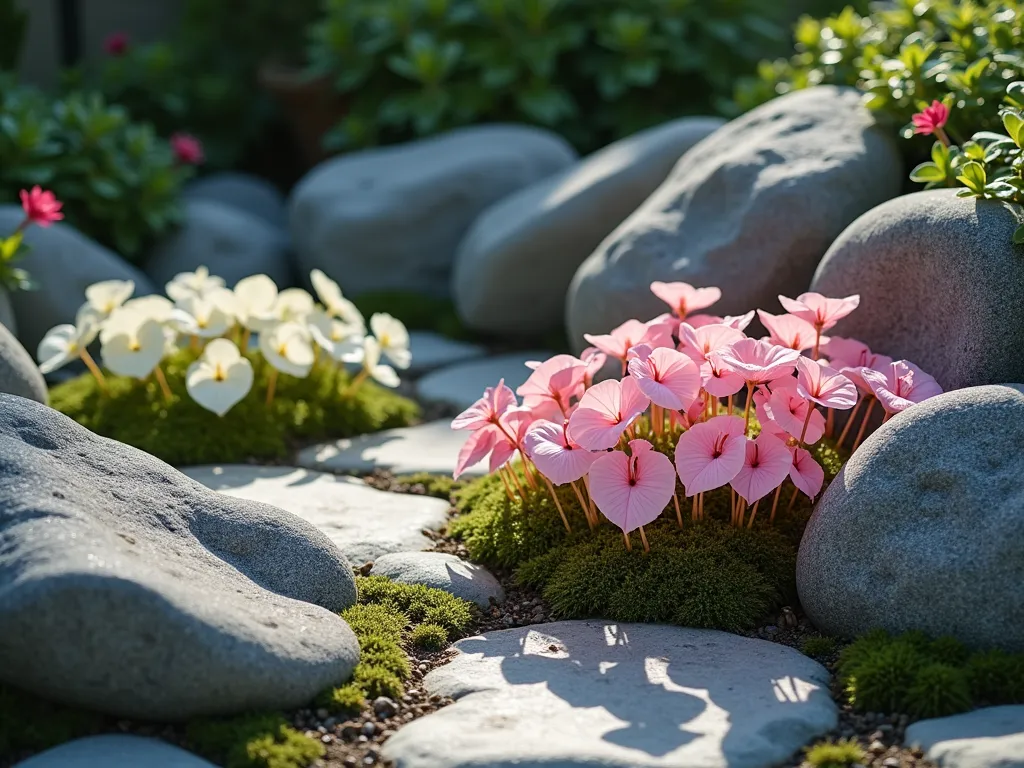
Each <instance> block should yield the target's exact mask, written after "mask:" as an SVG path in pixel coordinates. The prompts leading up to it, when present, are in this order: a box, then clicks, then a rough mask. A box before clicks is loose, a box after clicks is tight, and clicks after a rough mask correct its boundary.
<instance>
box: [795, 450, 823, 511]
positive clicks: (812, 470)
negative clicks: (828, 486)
mask: <svg viewBox="0 0 1024 768" xmlns="http://www.w3.org/2000/svg"><path fill="white" fill-rule="evenodd" d="M789 479H790V480H792V481H793V485H795V486H796V487H797V488H799V489H800V490H801V491H803V492H804V493H806V494H807V496H808V497H809V498H810V499H811V501H814V497H815V496H817V495H818V492H819V491H821V486H822V485H823V484H824V482H825V470H824V469H822V468H821V465H820V464H819V463H818V462H816V461H815V460H814V457H813V456H811V454H810V452H809V451H806V450H804V449H803V448H796V449H795V450H794V451H793V466H792V468H791V469H790V470H789Z"/></svg>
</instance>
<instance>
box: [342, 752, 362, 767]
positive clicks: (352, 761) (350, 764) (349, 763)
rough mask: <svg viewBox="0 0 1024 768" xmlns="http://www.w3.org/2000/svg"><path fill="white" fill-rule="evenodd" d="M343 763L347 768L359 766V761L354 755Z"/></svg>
mask: <svg viewBox="0 0 1024 768" xmlns="http://www.w3.org/2000/svg"><path fill="white" fill-rule="evenodd" d="M342 763H344V764H345V768H356V766H357V765H359V761H358V760H356V759H355V758H354V757H353V756H352V755H349V756H348V757H346V758H345V759H344V760H342Z"/></svg>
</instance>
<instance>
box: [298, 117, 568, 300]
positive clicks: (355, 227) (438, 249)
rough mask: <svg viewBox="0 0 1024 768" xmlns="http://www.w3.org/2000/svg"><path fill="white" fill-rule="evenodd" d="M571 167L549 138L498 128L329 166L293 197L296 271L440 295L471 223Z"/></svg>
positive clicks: (560, 144)
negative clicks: (494, 206)
mask: <svg viewBox="0 0 1024 768" xmlns="http://www.w3.org/2000/svg"><path fill="white" fill-rule="evenodd" d="M575 159H576V153H575V152H574V151H573V149H572V148H571V147H570V146H569V145H568V144H567V143H566V141H565V140H564V139H562V138H561V137H560V136H557V135H555V134H554V133H551V132H550V131H546V130H543V129H541V128H533V127H530V126H524V125H500V124H499V125H483V126H477V127H472V128H460V129H458V130H454V131H450V132H448V133H445V134H442V135H440V136H435V137H432V138H429V139H422V140H420V141H414V142H410V143H408V144H402V145H399V146H393V147H383V148H380V149H370V150H366V151H363V152H353V153H350V154H347V155H343V156H341V157H337V158H334V159H331V160H328V161H326V162H325V163H322V164H321V165H319V166H317V167H316V168H314V169H313V170H312V171H311V172H310V173H309V174H307V175H306V177H305V178H303V179H302V181H300V182H299V184H298V186H297V187H296V188H295V191H294V192H293V193H292V197H291V201H290V211H289V222H290V226H291V232H292V238H293V239H294V242H295V250H296V256H297V260H298V263H299V265H300V267H301V268H302V271H303V272H304V273H308V272H309V271H310V270H312V269H314V268H318V269H322V270H323V271H324V272H326V273H327V274H329V275H339V276H340V279H341V281H342V286H341V287H342V288H343V289H344V290H345V291H346V293H351V294H360V293H366V292H368V291H390V290H397V291H414V292H417V293H425V294H433V295H437V296H447V295H448V292H449V281H450V278H451V270H452V262H453V261H454V259H455V251H456V249H457V248H458V246H459V242H460V241H461V240H462V237H463V236H464V235H465V234H466V231H467V230H468V229H469V227H470V226H471V225H472V223H473V220H474V219H476V217H477V216H478V215H479V214H480V213H481V212H483V211H484V210H486V209H487V208H488V207H489V206H490V205H492V204H493V203H495V202H497V201H498V200H500V199H502V198H503V197H505V196H506V195H509V194H511V193H513V192H515V191H516V190H519V189H522V188H523V187H525V186H527V185H529V184H532V183H533V182H535V181H538V180H539V179H543V178H545V177H546V176H550V175H551V174H553V173H557V172H558V171H561V170H562V169H563V168H565V167H567V166H568V165H569V164H571V163H572V162H573V161H574V160H575Z"/></svg>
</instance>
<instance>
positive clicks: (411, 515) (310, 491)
mask: <svg viewBox="0 0 1024 768" xmlns="http://www.w3.org/2000/svg"><path fill="white" fill-rule="evenodd" d="M182 471H183V472H184V473H185V474H186V475H188V476H189V477H191V478H192V479H193V480H197V481H199V482H200V483H202V484H203V485H205V486H206V487H207V488H212V489H213V490H215V491H220V492H221V493H224V494H226V495H228V496H234V497H235V498H238V499H249V500H252V501H260V502H263V503H265V504H272V505H274V506H276V507H280V508H281V509H284V510H287V511H288V512H291V513H292V514H293V515H296V516H298V517H301V518H302V519H303V520H305V521H306V522H308V523H311V524H312V525H315V526H316V527H317V528H318V529H319V530H320V531H322V532H323V534H324V535H325V536H327V538H329V539H330V540H331V541H333V542H334V544H335V545H336V546H337V547H338V549H340V550H341V551H342V552H343V553H344V554H345V557H346V558H348V559H349V561H350V562H352V563H354V564H356V565H362V564H363V563H365V562H367V561H368V560H375V559H376V558H378V557H380V556H381V555H384V554H387V553H388V552H406V551H408V550H420V549H423V548H424V547H428V546H430V544H431V540H430V539H429V538H427V537H426V536H424V535H423V530H424V529H429V530H435V531H436V530H440V529H441V528H442V527H443V526H444V525H445V523H447V522H448V503H447V502H445V501H442V500H441V499H434V498H430V497H428V496H417V495H414V494H409V493H388V492H386V491H378V490H377V489H376V488H371V487H370V486H368V485H367V484H366V483H364V482H363V481H362V480H359V479H357V478H353V477H336V476H335V475H329V474H325V473H322V472H309V471H307V470H305V469H296V468H294V467H257V466H251V465H248V464H229V465H226V466H206V467H186V468H185V469H184V470H182Z"/></svg>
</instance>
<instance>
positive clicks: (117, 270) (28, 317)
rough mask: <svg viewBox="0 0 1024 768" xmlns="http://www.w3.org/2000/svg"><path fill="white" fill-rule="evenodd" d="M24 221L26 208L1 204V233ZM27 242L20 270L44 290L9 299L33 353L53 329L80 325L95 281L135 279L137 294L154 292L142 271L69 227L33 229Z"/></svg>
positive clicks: (20, 333)
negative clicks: (77, 315) (80, 312)
mask: <svg viewBox="0 0 1024 768" xmlns="http://www.w3.org/2000/svg"><path fill="white" fill-rule="evenodd" d="M23 218H25V213H24V211H22V210H21V206H17V205H0V232H11V231H13V230H14V228H15V227H17V226H18V224H20V223H21V220H22V219H23ZM25 243H26V244H27V245H28V246H29V247H30V250H29V251H28V253H27V254H26V255H25V258H23V259H22V260H21V261H19V262H18V266H20V267H21V268H23V269H25V270H27V271H28V273H29V274H30V275H32V277H33V278H35V280H36V282H37V283H39V288H38V289H37V290H34V291H15V292H14V293H13V294H11V295H10V299H11V306H12V307H13V308H14V316H15V319H16V321H17V325H18V339H19V340H20V341H21V343H22V344H24V345H25V349H29V350H32V351H33V352H34V351H35V350H36V348H37V347H38V346H39V342H40V341H42V339H43V336H44V335H46V332H47V331H48V330H50V329H51V328H53V327H54V326H55V325H61V324H62V323H73V322H75V313H76V312H78V309H79V307H81V306H82V304H84V303H85V289H86V288H88V287H89V286H90V285H92V284H93V283H98V282H100V281H102V280H133V281H134V282H135V295H136V296H144V295H146V294H150V293H153V292H154V290H153V284H152V283H151V282H150V281H149V278H147V277H146V276H145V275H144V274H143V273H142V272H140V271H139V270H138V269H136V268H135V267H133V266H132V265H131V264H129V263H128V262H126V261H125V260H124V259H122V258H121V257H120V256H118V255H117V254H116V253H114V252H113V251H108V250H107V249H106V248H104V247H103V246H102V245H100V244H99V243H95V242H93V241H92V240H90V239H89V238H87V237H86V236H85V235H83V234H81V233H80V232H79V231H78V230H76V229H75V228H74V227H71V226H69V225H67V224H61V223H59V222H58V223H57V224H53V225H52V226H49V227H46V228H45V229H44V228H43V227H29V229H28V231H27V232H26V233H25Z"/></svg>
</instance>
